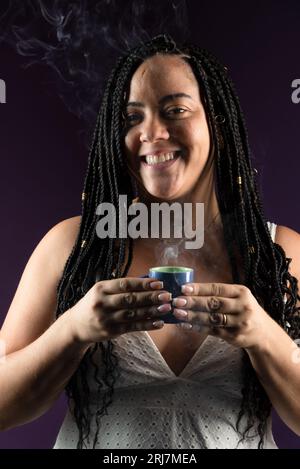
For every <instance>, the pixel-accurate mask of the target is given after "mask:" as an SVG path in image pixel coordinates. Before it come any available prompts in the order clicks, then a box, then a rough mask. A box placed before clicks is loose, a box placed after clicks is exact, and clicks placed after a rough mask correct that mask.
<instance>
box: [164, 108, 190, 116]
mask: <svg viewBox="0 0 300 469" xmlns="http://www.w3.org/2000/svg"><path fill="white" fill-rule="evenodd" d="M184 112H186V109H183V108H182V107H174V108H172V109H168V110H167V111H166V113H167V114H171V115H172V114H173V115H174V114H175V115H176V114H183V113H184Z"/></svg>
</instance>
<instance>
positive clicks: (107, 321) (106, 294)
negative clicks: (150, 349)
mask: <svg viewBox="0 0 300 469" xmlns="http://www.w3.org/2000/svg"><path fill="white" fill-rule="evenodd" d="M171 300H172V297H171V293H169V292H167V291H166V290H163V284H162V282H160V281H158V280H156V279H153V278H136V277H126V278H117V279H113V280H103V281H100V282H97V283H95V285H93V287H92V288H91V289H90V290H89V291H88V292H87V293H86V295H85V296H84V297H82V298H81V300H79V301H78V303H76V304H75V305H74V306H73V307H72V308H71V309H70V313H71V315H70V317H71V322H72V330H73V334H74V337H75V339H76V340H79V341H80V342H81V343H83V344H92V343H94V342H101V341H102V340H109V339H111V338H114V337H117V336H119V335H121V334H125V333H126V332H132V331H141V330H154V329H159V328H161V327H163V325H164V322H163V321H161V322H159V323H158V325H155V321H158V320H159V319H158V317H159V316H162V315H164V314H166V313H168V312H170V310H171ZM158 308H159V309H158ZM133 312H134V316H133V317H132V314H133Z"/></svg>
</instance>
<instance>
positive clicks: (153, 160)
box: [146, 152, 175, 165]
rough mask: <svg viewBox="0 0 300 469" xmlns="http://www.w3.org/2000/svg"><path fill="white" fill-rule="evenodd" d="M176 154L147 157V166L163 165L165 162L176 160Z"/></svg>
mask: <svg viewBox="0 0 300 469" xmlns="http://www.w3.org/2000/svg"><path fill="white" fill-rule="evenodd" d="M174 158H175V152H172V153H164V154H162V155H159V156H158V155H146V162H147V164H150V165H154V164H158V163H163V162H164V161H169V160H174Z"/></svg>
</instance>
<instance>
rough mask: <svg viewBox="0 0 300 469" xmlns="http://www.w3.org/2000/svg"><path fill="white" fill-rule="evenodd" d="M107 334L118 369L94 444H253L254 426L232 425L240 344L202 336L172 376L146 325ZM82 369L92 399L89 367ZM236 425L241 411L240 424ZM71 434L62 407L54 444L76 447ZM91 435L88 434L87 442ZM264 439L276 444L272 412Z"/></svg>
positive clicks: (238, 391) (184, 446)
mask: <svg viewBox="0 0 300 469" xmlns="http://www.w3.org/2000/svg"><path fill="white" fill-rule="evenodd" d="M268 226H269V229H270V233H271V235H272V239H273V241H274V239H275V231H276V225H275V224H271V223H269V222H268ZM112 342H113V343H114V353H115V354H116V355H117V356H118V359H119V368H120V376H119V378H118V379H117V380H116V383H115V385H114V389H115V391H114V395H113V397H112V399H113V402H112V404H110V405H109V407H108V408H107V412H108V414H107V415H104V416H102V417H101V419H100V425H101V427H100V431H99V444H98V445H97V448H102V449H104V448H105V449H116V448H120V449H127V448H128V449H138V448H144V449H150V448H154V449H163V448H168V449H175V448H179V449H193V448H200V449H203V448H209V449H213V448H214V449H221V448H223V449H225V448H227V449H229V448H230V449H231V448H253V449H254V448H255V449H257V447H258V442H259V437H258V436H257V435H255V432H254V431H253V430H252V432H251V435H250V437H247V439H245V440H244V441H243V442H240V443H239V439H240V437H239V436H238V434H237V432H236V430H235V423H236V419H237V415H238V412H239V410H240V404H241V397H242V396H241V387H242V375H241V369H242V356H243V352H242V350H241V349H238V348H236V347H233V346H231V345H229V344H228V343H227V342H225V341H224V340H222V339H220V338H217V337H213V336H208V337H207V338H206V339H205V340H204V342H203V343H202V344H201V345H200V347H199V348H198V350H197V351H196V352H195V354H194V355H193V357H192V358H191V360H190V361H189V362H188V363H187V365H186V367H185V368H184V370H183V371H182V372H181V373H180V375H179V376H176V375H175V374H174V372H173V371H172V370H171V369H170V367H169V366H168V364H167V363H166V361H165V360H164V358H163V357H162V355H161V353H160V351H159V350H158V348H157V347H156V345H155V343H154V342H153V340H152V339H151V337H150V335H149V334H148V332H147V331H135V332H129V333H126V334H122V335H121V336H119V337H117V338H115V339H112ZM97 353H98V356H97V360H99V362H98V363H102V361H101V354H102V352H101V350H98V351H97ZM89 373H90V375H89V377H88V379H89V383H90V386H91V389H92V398H93V404H92V405H93V406H95V404H96V403H97V394H96V386H95V384H94V381H93V378H92V376H93V370H89ZM104 389H105V386H104ZM98 402H99V400H98ZM100 402H102V400H101V401H100ZM95 409H96V407H95ZM243 425H245V417H244V418H243V420H242V426H241V428H242V429H243V428H244V426H243ZM92 430H93V431H94V430H95V423H94V421H93V422H92ZM77 440H78V431H77V427H76V425H75V422H74V420H73V417H72V415H71V413H70V412H69V411H68V412H67V414H66V417H65V420H64V422H63V425H62V427H61V429H60V432H59V434H58V437H57V440H56V443H55V446H54V449H60V448H65V449H70V448H76V444H77ZM92 442H93V434H92V436H91V440H90V447H92ZM263 447H264V448H273V449H274V448H277V446H276V444H275V442H274V439H273V435H272V431H271V418H270V419H269V422H268V430H267V433H266V436H265V441H264V446H263Z"/></svg>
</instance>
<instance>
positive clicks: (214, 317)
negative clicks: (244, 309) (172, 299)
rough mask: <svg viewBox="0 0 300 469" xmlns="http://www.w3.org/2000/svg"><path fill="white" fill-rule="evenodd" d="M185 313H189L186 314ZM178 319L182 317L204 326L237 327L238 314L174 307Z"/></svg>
mask: <svg viewBox="0 0 300 469" xmlns="http://www.w3.org/2000/svg"><path fill="white" fill-rule="evenodd" d="M184 313H187V314H186V315H185V314H184ZM173 314H174V316H175V317H176V319H180V320H181V321H184V322H186V323H190V324H193V325H194V324H195V325H196V324H198V325H199V326H202V327H218V328H219V327H222V328H225V327H226V328H231V327H237V326H238V323H237V316H236V315H233V314H230V313H227V314H224V313H219V312H217V313H216V312H214V313H202V312H195V311H191V310H182V309H177V308H174V312H173Z"/></svg>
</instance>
